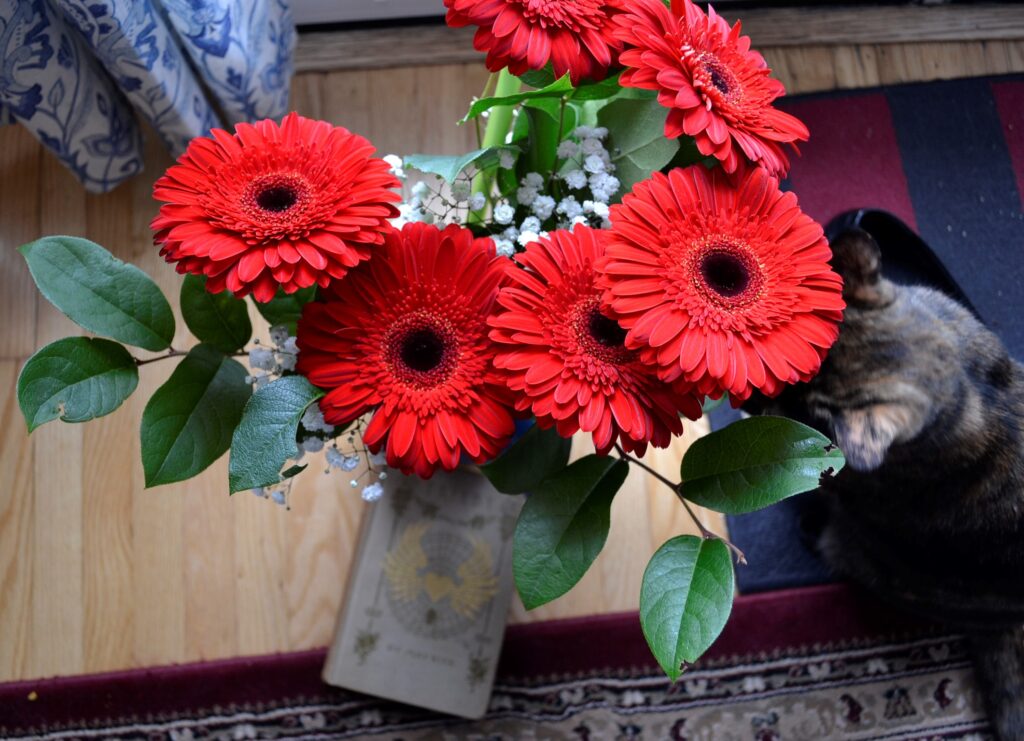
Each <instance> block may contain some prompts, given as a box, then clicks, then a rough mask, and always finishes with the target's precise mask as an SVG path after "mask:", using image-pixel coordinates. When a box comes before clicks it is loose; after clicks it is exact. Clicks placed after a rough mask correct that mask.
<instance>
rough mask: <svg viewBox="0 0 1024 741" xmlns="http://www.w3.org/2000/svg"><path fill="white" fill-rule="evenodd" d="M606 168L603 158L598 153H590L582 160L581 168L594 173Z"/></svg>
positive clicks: (601, 171)
mask: <svg viewBox="0 0 1024 741" xmlns="http://www.w3.org/2000/svg"><path fill="white" fill-rule="evenodd" d="M606 168H607V166H606V165H605V162H604V160H603V159H601V157H600V156H599V155H596V154H592V155H590V156H589V157H587V158H586V159H585V160H583V169H584V170H586V171H587V172H590V173H593V174H595V175H596V174H598V173H603V172H604V171H605V169H606Z"/></svg>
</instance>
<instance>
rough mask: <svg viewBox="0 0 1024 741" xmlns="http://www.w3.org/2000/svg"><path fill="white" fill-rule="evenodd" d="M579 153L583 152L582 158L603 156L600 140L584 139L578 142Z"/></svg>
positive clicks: (603, 149)
mask: <svg viewBox="0 0 1024 741" xmlns="http://www.w3.org/2000/svg"><path fill="white" fill-rule="evenodd" d="M580 151H582V152H583V156H584V157H589V156H590V155H592V154H596V155H601V154H603V153H604V151H605V148H604V144H603V143H602V142H601V140H600V139H584V140H583V141H582V142H580Z"/></svg>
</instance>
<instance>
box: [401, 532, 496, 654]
mask: <svg viewBox="0 0 1024 741" xmlns="http://www.w3.org/2000/svg"><path fill="white" fill-rule="evenodd" d="M435 524H436V523H433V522H430V521H420V522H415V523H413V524H411V525H409V526H408V527H407V528H406V529H405V531H404V532H403V533H402V535H401V537H400V538H399V539H398V543H397V544H396V545H395V547H394V548H392V549H391V550H390V551H389V552H388V554H387V556H386V558H385V560H384V576H385V578H386V580H387V584H388V597H389V601H390V602H391V606H392V608H393V610H394V614H395V617H397V618H398V620H399V621H400V622H401V623H402V624H403V625H404V626H405V627H406V628H408V629H409V630H411V631H413V632H415V633H417V634H420V635H425V636H428V637H431V638H440V637H444V636H448V635H454V634H455V633H457V632H459V631H461V630H465V629H466V628H467V627H469V625H471V624H472V623H473V622H474V621H475V619H476V617H477V615H478V613H479V612H480V610H481V608H483V607H484V606H485V605H486V604H487V603H488V602H490V601H491V600H492V599H493V598H494V596H495V594H497V592H498V577H497V575H496V574H495V573H494V554H493V553H492V552H491V547H490V545H488V544H487V542H486V541H484V540H482V539H481V538H478V537H475V536H469V537H467V536H465V535H463V534H462V533H460V532H458V531H456V530H453V529H449V528H445V527H443V526H442V527H435Z"/></svg>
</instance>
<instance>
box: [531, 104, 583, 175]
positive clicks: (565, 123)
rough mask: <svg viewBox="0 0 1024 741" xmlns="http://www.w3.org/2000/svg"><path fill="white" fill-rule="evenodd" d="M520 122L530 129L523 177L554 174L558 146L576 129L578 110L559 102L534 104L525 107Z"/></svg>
mask: <svg viewBox="0 0 1024 741" xmlns="http://www.w3.org/2000/svg"><path fill="white" fill-rule="evenodd" d="M519 118H520V119H523V118H525V119H526V122H527V125H528V134H527V142H528V143H527V146H526V151H525V153H524V155H523V157H522V162H523V167H522V168H521V169H522V171H523V173H524V174H525V173H527V172H542V173H543V172H551V171H552V170H553V169H554V167H555V163H556V162H557V160H558V154H557V152H558V145H559V143H560V142H561V141H562V140H563V139H565V138H566V137H567V136H569V134H570V133H572V131H573V129H575V128H576V110H575V109H574V108H573V107H572V106H570V105H568V104H565V103H563V101H560V100H551V99H542V100H533V101H530V102H529V103H527V104H525V105H523V107H522V110H521V112H520V115H519Z"/></svg>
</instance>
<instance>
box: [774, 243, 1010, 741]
mask: <svg viewBox="0 0 1024 741" xmlns="http://www.w3.org/2000/svg"><path fill="white" fill-rule="evenodd" d="M832 249H833V252H834V258H833V264H834V266H835V268H836V270H837V271H838V272H839V273H840V274H842V276H843V278H844V280H845V288H844V291H843V293H844V298H845V299H846V301H847V304H848V305H849V308H848V309H847V312H846V316H845V319H844V322H843V326H842V329H841V331H840V334H839V340H838V341H837V343H836V345H835V347H833V348H832V350H831V352H830V353H829V356H828V358H827V360H826V361H825V363H824V365H823V367H822V371H821V373H820V374H819V375H818V376H817V377H816V378H815V379H814V380H813V381H811V382H810V383H808V384H802V385H797V386H794V387H792V388H791V389H788V390H787V391H786V392H785V393H784V394H783V395H782V396H780V397H779V398H778V399H776V400H774V401H771V402H767V405H766V408H765V409H764V411H768V412H771V413H776V414H783V415H785V416H789V417H792V418H794V419H798V420H801V421H803V422H805V423H806V424H809V425H811V426H813V427H816V428H817V429H819V430H821V431H822V432H824V433H825V434H828V435H830V436H831V437H832V439H833V440H834V441H835V442H836V443H837V444H838V445H839V447H840V449H842V450H843V452H844V453H845V455H846V458H847V467H846V468H845V469H844V470H843V471H841V472H840V473H839V474H838V475H837V476H835V477H834V478H832V479H831V480H829V481H827V482H826V483H825V484H824V485H823V487H822V491H821V495H822V497H821V499H820V500H819V501H821V502H823V503H825V505H826V507H827V510H828V515H827V519H826V523H825V525H824V529H823V530H822V533H821V536H820V538H819V540H818V547H819V550H820V551H821V554H822V555H823V557H824V558H825V559H826V561H827V562H828V563H829V564H830V565H831V566H832V568H834V569H835V570H836V571H838V572H840V573H841V574H844V575H846V576H848V577H849V578H851V579H853V580H855V581H858V582H860V583H862V584H864V585H865V586H867V587H868V588H870V589H871V590H873V591H875V592H877V593H878V594H879V595H881V596H882V597H883V598H884V599H887V600H889V601H892V602H895V603H898V604H899V605H901V606H903V607H905V608H909V609H911V610H915V611H918V612H923V613H926V614H928V615H930V616H932V617H935V618H937V619H939V620H942V621H944V622H948V623H951V624H953V625H956V626H958V627H960V628H962V629H964V630H966V631H967V632H968V634H969V635H970V636H971V639H972V643H973V648H974V653H975V660H976V661H975V663H976V665H977V668H978V677H979V681H980V682H981V687H982V691H983V692H984V693H985V694H986V701H987V702H988V704H989V709H990V713H991V716H992V721H993V725H994V726H995V727H996V728H997V729H998V732H999V733H1000V737H1001V738H1002V739H1004V741H1010V740H1011V739H1012V740H1019V739H1024V628H1022V627H1021V626H1022V624H1024V435H1022V429H1021V428H1022V426H1024V367H1022V366H1021V365H1020V364H1019V363H1017V362H1015V361H1014V360H1012V359H1011V358H1010V356H1009V355H1008V353H1007V351H1006V349H1005V348H1004V347H1003V345H1002V343H1001V342H1000V341H999V339H998V338H996V336H995V335H994V334H992V333H991V332H990V331H988V330H987V329H986V328H985V327H984V326H982V325H981V324H980V323H979V322H978V321H977V320H976V319H975V318H974V316H973V315H972V314H971V313H970V312H969V311H968V310H967V309H965V308H964V307H963V306H961V305H960V304H958V303H956V302H955V301H953V300H951V299H949V298H947V297H946V296H944V295H943V294H941V293H939V292H937V291H934V290H931V289H928V288H920V287H903V286H897V285H895V284H893V283H891V282H890V281H888V280H886V279H884V278H882V277H881V274H880V251H879V249H878V246H877V244H875V242H874V240H873V239H872V238H871V236H870V235H868V234H867V233H866V232H863V231H861V230H859V229H850V230H847V231H845V232H843V233H842V234H841V235H840V236H839V237H838V238H837V239H836V240H834V242H833V244H832Z"/></svg>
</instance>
